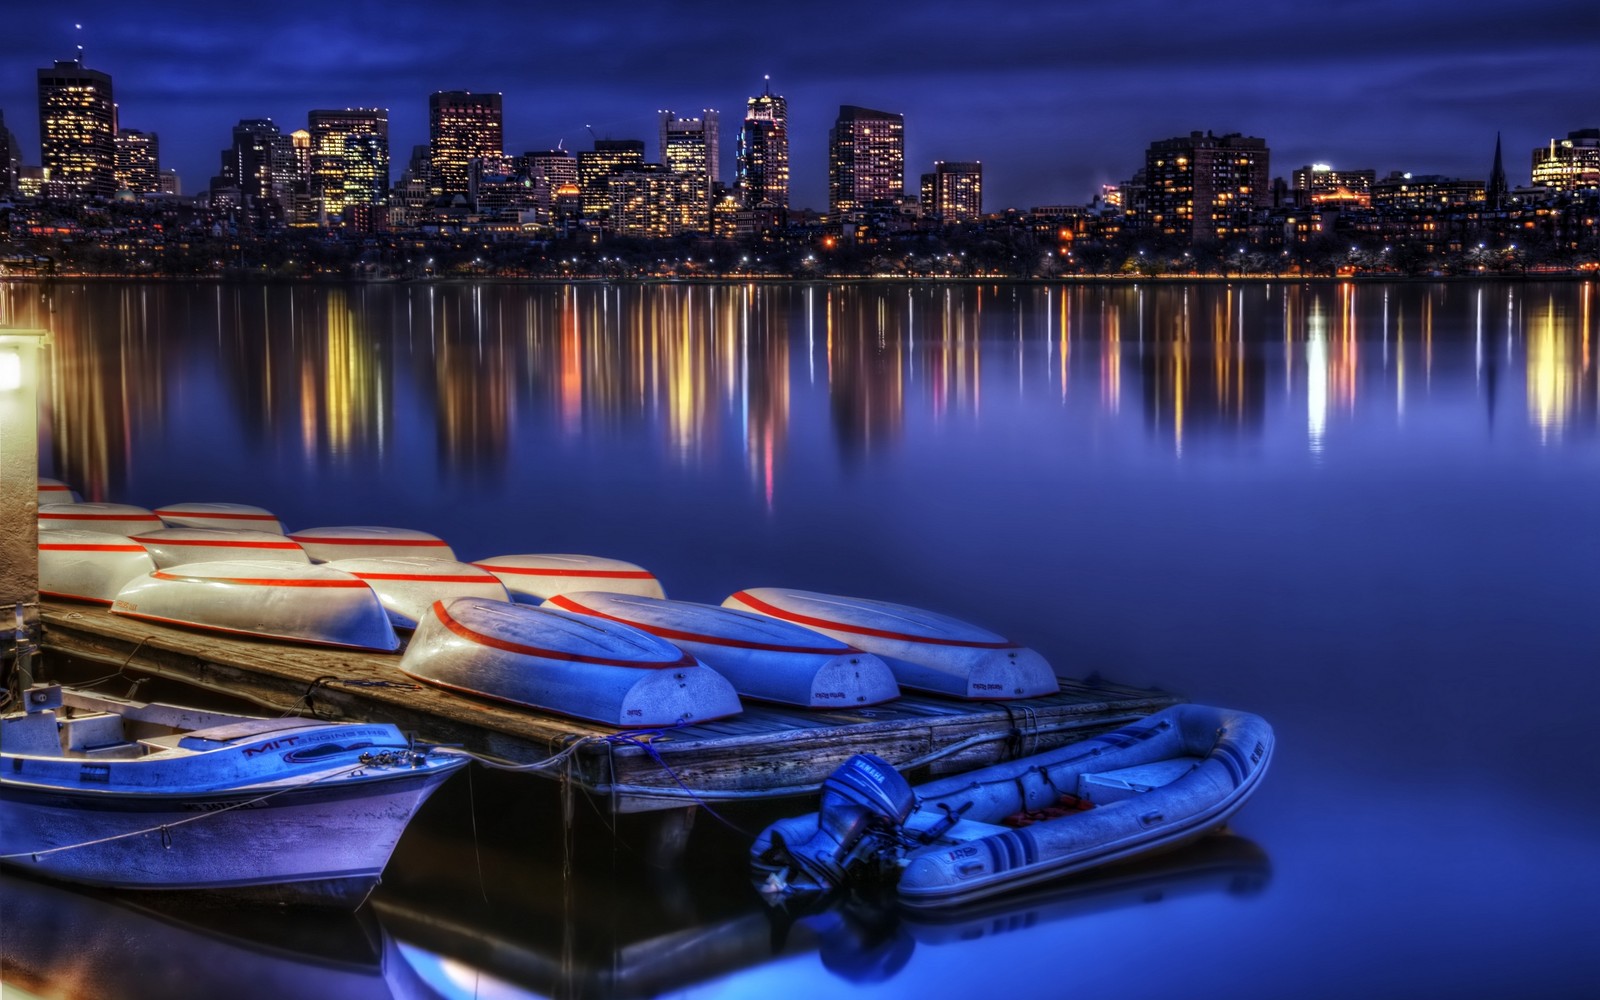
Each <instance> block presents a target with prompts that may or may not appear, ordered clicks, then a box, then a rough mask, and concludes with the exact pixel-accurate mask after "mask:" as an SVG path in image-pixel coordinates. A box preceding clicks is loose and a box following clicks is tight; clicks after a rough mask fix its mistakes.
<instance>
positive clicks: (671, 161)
mask: <svg viewBox="0 0 1600 1000" xmlns="http://www.w3.org/2000/svg"><path fill="white" fill-rule="evenodd" d="M700 114H701V117H699V118H679V117H678V116H677V115H676V114H675V113H673V112H671V111H663V112H661V163H662V165H664V166H665V167H666V168H667V169H668V170H670V171H672V172H673V173H675V174H678V175H680V176H682V177H684V178H685V179H686V180H687V181H688V187H689V193H688V197H687V198H686V199H685V201H684V203H683V205H682V206H681V208H682V210H683V212H684V213H685V219H684V222H685V223H686V224H687V225H688V226H689V227H690V228H694V229H700V230H703V231H705V232H710V230H711V191H712V189H713V187H714V186H715V185H716V184H717V183H718V182H719V181H720V180H721V179H722V175H721V173H720V172H719V163H720V161H721V159H722V155H721V140H720V137H719V128H720V120H721V114H720V113H719V112H717V111H713V110H711V109H709V108H708V109H706V110H705V111H702V112H701V113H700Z"/></svg>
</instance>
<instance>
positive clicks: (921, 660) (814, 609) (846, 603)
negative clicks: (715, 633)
mask: <svg viewBox="0 0 1600 1000" xmlns="http://www.w3.org/2000/svg"><path fill="white" fill-rule="evenodd" d="M722 606H723V607H725V608H735V609H738V610H741V611H749V612H754V613H756V614H762V615H768V616H770V617H773V618H777V619H779V620H781V621H787V622H790V623H792V624H795V625H800V626H803V627H805V628H808V629H812V630H814V631H817V632H821V633H822V634H823V635H826V636H831V637H833V638H834V639H838V640H839V641H841V642H846V643H849V644H850V645H852V646H854V647H856V648H857V649H860V650H863V651H865V652H868V653H873V654H876V655H877V656H879V657H881V658H882V659H883V660H884V662H886V663H888V664H889V668H890V669H891V670H892V671H893V672H894V677H895V680H896V681H897V682H899V684H900V686H901V687H905V688H914V689H916V690H918V691H926V692H929V693H931V694H939V695H944V696H946V697H951V698H961V699H964V700H967V701H1004V700H1010V699H1014V698H1034V697H1038V696H1039V695H1045V694H1054V693H1056V692H1057V691H1059V690H1061V684H1060V682H1059V681H1058V680H1057V679H1056V675H1055V672H1054V671H1053V670H1052V669H1051V667H1050V664H1049V663H1048V662H1046V661H1045V658H1044V657H1043V656H1040V655H1039V654H1038V653H1037V652H1035V651H1033V650H1031V649H1027V648H1025V647H1023V646H1020V645H1018V644H1016V643H1014V642H1010V641H1009V640H1007V639H1005V638H1003V637H1001V636H999V635H996V634H995V633H993V632H989V631H987V630H985V629H981V628H978V627H977V626H975V625H971V624H969V623H967V622H963V621H960V620H958V619H955V618H950V617H948V616H946V615H941V614H937V613H935V612H931V611H924V610H922V609H920V608H911V607H907V606H905V605H900V604H890V603H888V602H885V601H871V600H865V599H862V598H855V597H839V596H835V595H832V594H817V593H812V592H810V591H804V590H787V589H783V588H778V587H761V588H754V589H750V590H741V591H739V592H738V593H736V594H734V595H732V596H731V597H729V598H728V599H727V600H725V601H723V602H722Z"/></svg>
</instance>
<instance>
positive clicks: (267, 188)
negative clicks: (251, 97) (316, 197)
mask: <svg viewBox="0 0 1600 1000" xmlns="http://www.w3.org/2000/svg"><path fill="white" fill-rule="evenodd" d="M296 179H297V178H296V176H295V155H294V144H293V142H292V141H291V140H290V138H289V137H288V136H286V135H284V134H283V132H282V130H280V129H279V128H278V126H277V124H276V123H275V122H273V120H272V119H270V118H246V119H244V120H242V121H240V122H239V124H237V125H235V126H234V127H233V145H231V146H229V147H228V148H227V149H224V150H223V151H222V173H221V175H220V176H219V177H218V178H217V181H216V182H214V183H213V185H212V188H213V190H216V189H218V188H229V187H232V188H238V190H239V202H240V204H241V206H242V207H243V208H244V209H245V210H246V212H248V213H249V216H250V218H251V219H253V220H254V221H255V222H256V223H257V224H259V225H277V224H281V223H283V222H284V221H286V220H287V219H288V216H289V210H290V207H291V205H292V195H293V192H294V185H295V181H296Z"/></svg>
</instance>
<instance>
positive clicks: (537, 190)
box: [521, 149, 578, 215]
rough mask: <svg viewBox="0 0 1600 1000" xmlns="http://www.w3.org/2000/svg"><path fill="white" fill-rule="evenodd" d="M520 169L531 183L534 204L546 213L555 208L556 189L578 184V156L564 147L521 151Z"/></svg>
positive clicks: (574, 186)
mask: <svg viewBox="0 0 1600 1000" xmlns="http://www.w3.org/2000/svg"><path fill="white" fill-rule="evenodd" d="M521 170H522V173H523V174H524V175H525V176H526V177H527V178H528V181H529V182H530V183H531V184H532V185H533V197H534V202H535V204H536V205H537V206H538V208H539V210H540V211H542V212H544V213H546V215H548V214H549V213H550V211H551V210H552V209H554V208H555V203H556V192H557V191H559V190H561V189H562V188H564V187H572V188H576V187H577V186H578V158H577V157H576V156H573V155H572V153H571V152H569V151H568V150H565V149H546V150H542V151H533V152H527V153H523V154H522V164H521Z"/></svg>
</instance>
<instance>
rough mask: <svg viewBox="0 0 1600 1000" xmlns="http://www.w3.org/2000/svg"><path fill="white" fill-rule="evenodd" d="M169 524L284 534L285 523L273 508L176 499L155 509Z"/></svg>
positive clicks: (182, 526)
mask: <svg viewBox="0 0 1600 1000" xmlns="http://www.w3.org/2000/svg"><path fill="white" fill-rule="evenodd" d="M155 514H156V516H157V517H159V518H161V520H162V522H163V523H164V524H166V526H167V527H169V528H225V529H226V528H244V529H246V530H250V531H265V532H269V533H271V534H274V535H281V534H283V523H282V522H281V521H279V520H278V518H277V516H276V515H274V514H273V513H272V512H271V511H269V510H265V509H263V508H261V507H251V506H250V505H248V504H242V503H175V504H168V505H167V506H165V507H160V508H157V509H156V512H155Z"/></svg>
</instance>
